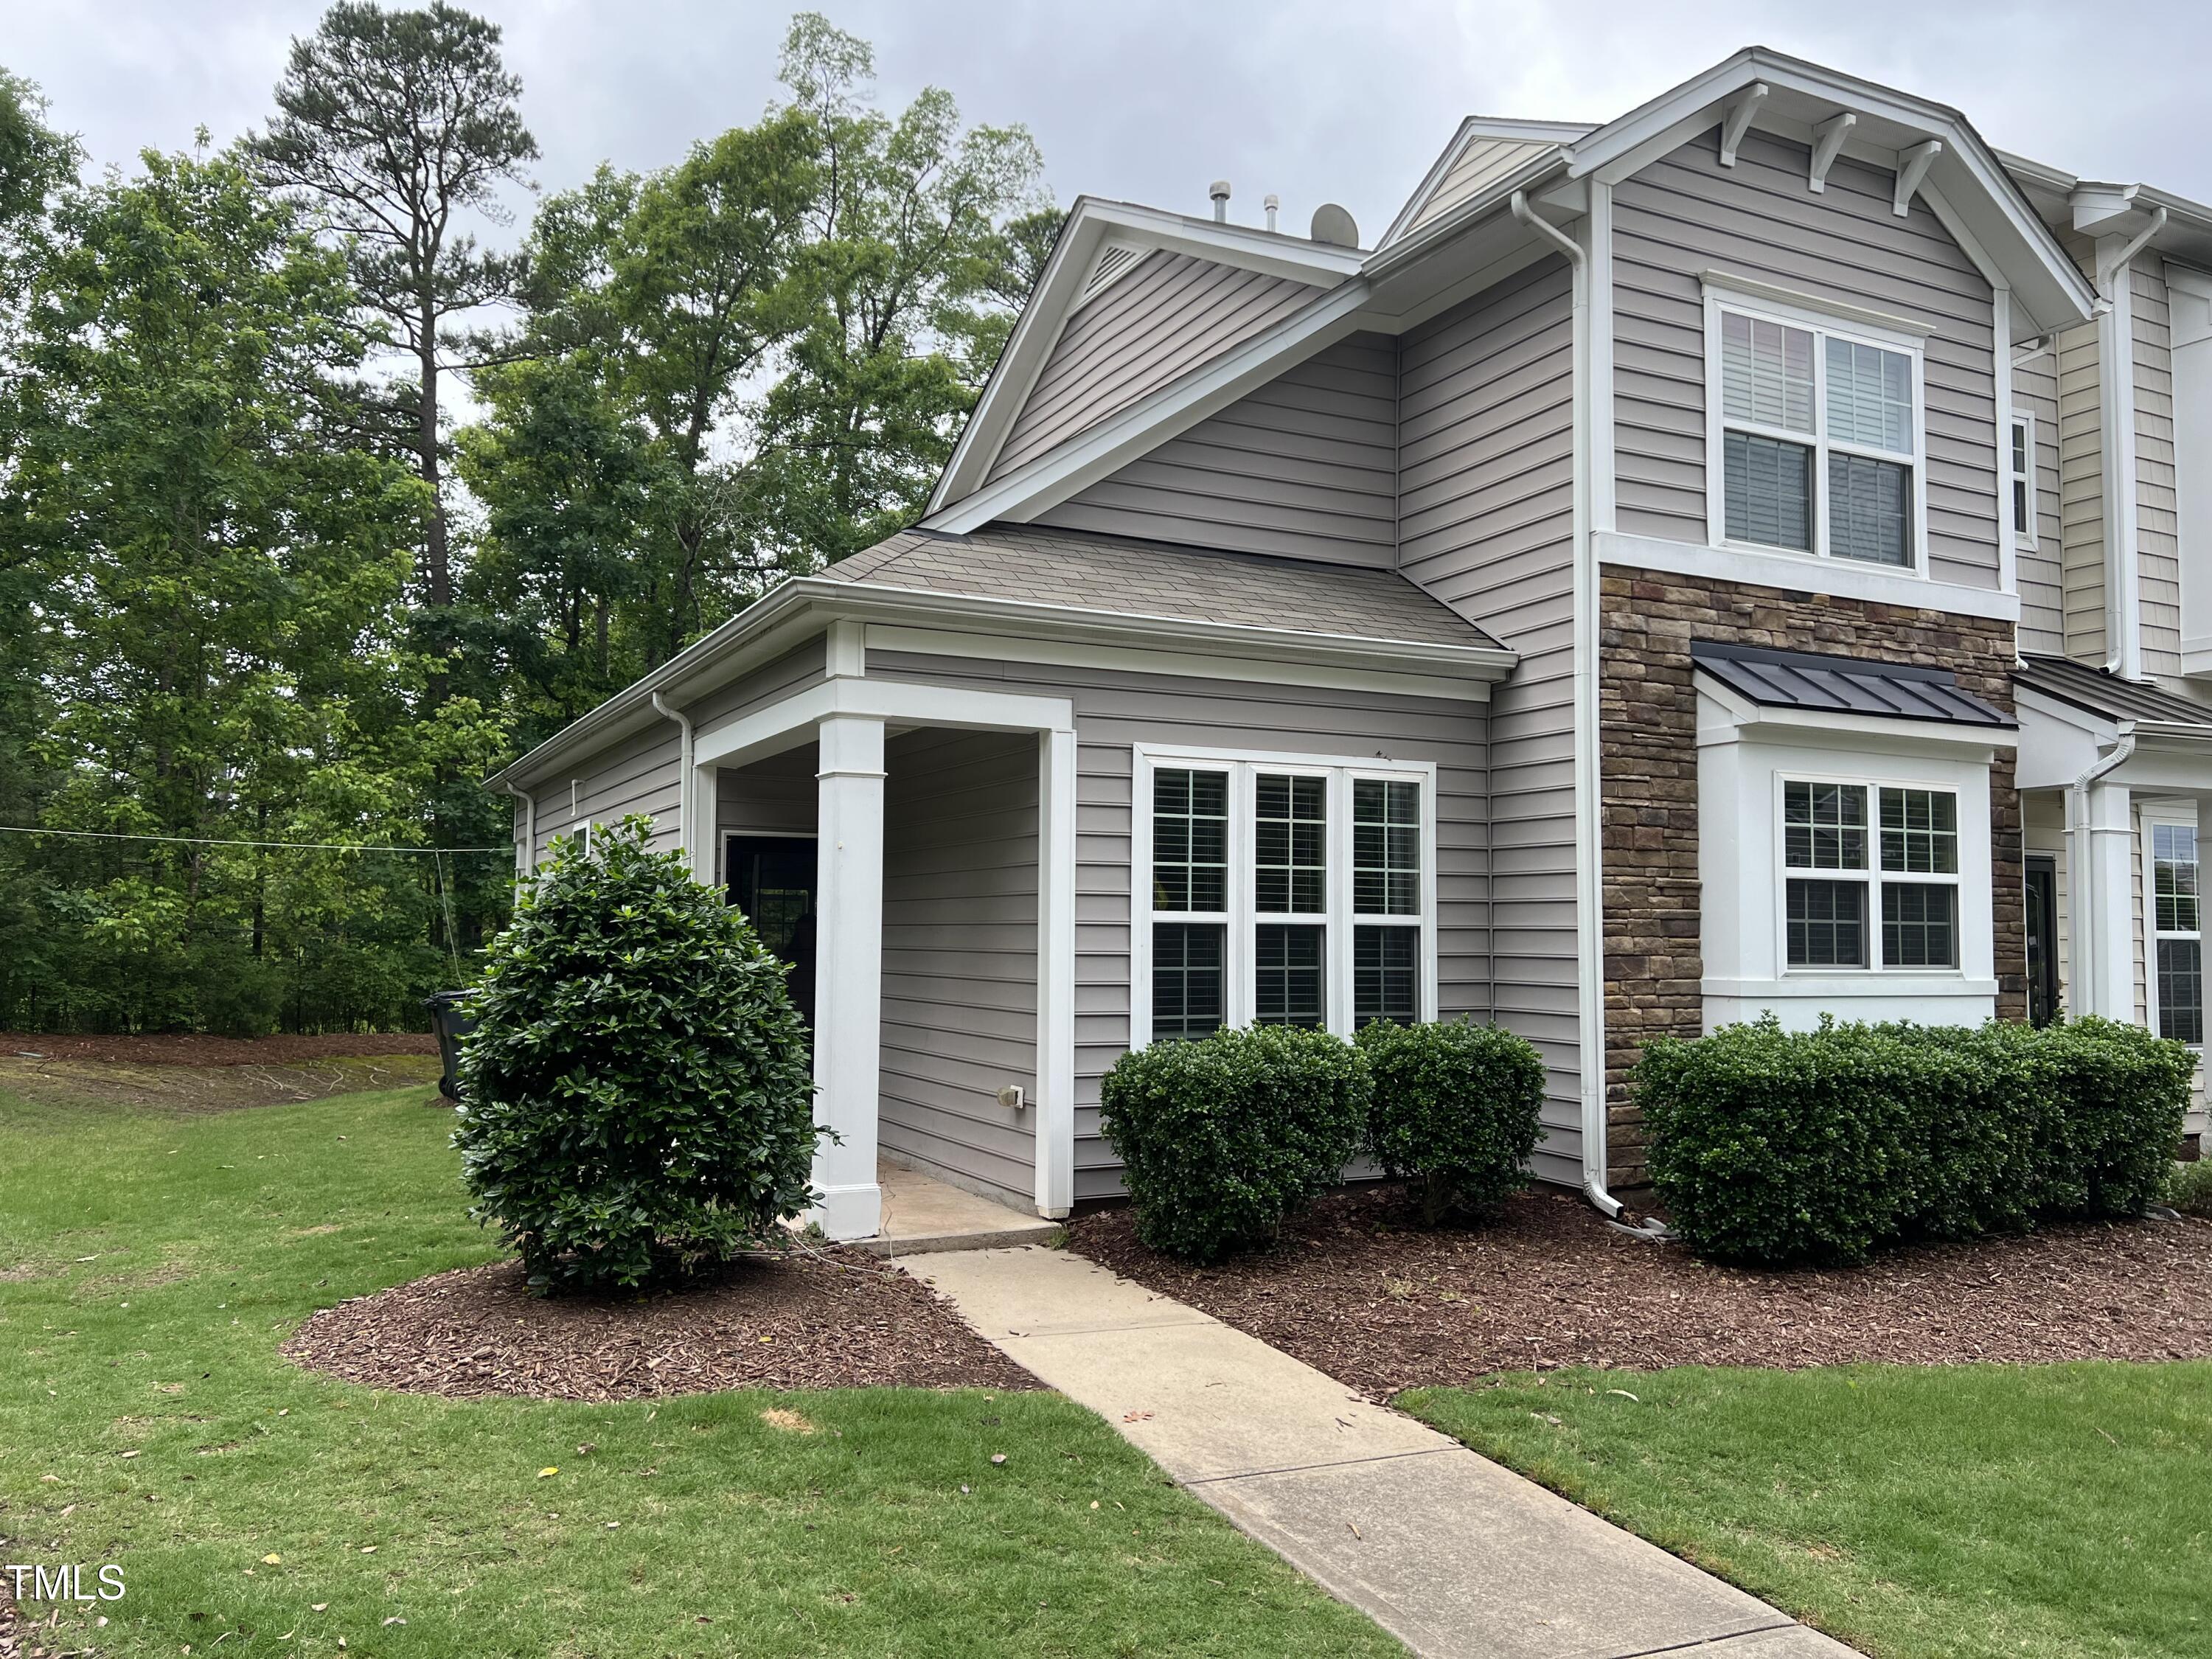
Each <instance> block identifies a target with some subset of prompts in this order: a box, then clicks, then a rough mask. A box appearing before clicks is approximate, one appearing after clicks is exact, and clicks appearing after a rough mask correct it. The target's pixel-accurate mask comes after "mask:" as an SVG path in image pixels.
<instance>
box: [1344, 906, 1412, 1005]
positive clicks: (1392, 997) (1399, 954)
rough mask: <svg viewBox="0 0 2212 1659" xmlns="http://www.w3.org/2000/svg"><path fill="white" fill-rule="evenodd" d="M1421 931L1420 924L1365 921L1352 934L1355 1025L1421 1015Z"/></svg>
mask: <svg viewBox="0 0 2212 1659" xmlns="http://www.w3.org/2000/svg"><path fill="white" fill-rule="evenodd" d="M1420 1007H1421V933H1420V929H1419V928H1418V927H1403V926H1398V927H1393V926H1391V925H1390V924H1389V923H1387V922H1386V923H1383V924H1380V925H1377V924H1376V923H1374V922H1368V921H1363V922H1361V923H1360V924H1359V926H1358V927H1355V928H1353V929H1352V1030H1358V1029H1359V1028H1360V1027H1361V1026H1363V1025H1372V1024H1375V1023H1376V1021H1377V1020H1389V1021H1392V1022H1394V1023H1395V1024H1412V1023H1413V1022H1414V1021H1416V1020H1418V1019H1419V1018H1420V1017H1421V1015H1420Z"/></svg>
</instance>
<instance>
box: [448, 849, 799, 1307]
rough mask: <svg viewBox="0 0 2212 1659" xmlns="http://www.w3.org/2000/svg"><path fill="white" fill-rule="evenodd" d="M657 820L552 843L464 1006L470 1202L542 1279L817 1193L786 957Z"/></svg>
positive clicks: (652, 1259) (650, 1251)
mask: <svg viewBox="0 0 2212 1659" xmlns="http://www.w3.org/2000/svg"><path fill="white" fill-rule="evenodd" d="M652 828H653V824H652V820H651V819H649V818H644V817H631V818H626V819H624V820H623V823H621V824H620V825H619V826H617V827H616V828H613V829H608V828H606V827H605V826H602V827H600V828H599V829H598V830H597V831H596V832H595V835H594V836H593V838H592V846H591V847H590V848H588V849H587V848H586V847H585V845H584V843H583V841H582V839H581V838H580V837H574V838H570V837H563V838H562V839H559V840H556V842H554V843H553V854H552V860H551V862H550V864H548V865H546V866H544V867H543V868H542V869H541V870H540V872H539V873H538V879H537V880H536V881H535V882H534V883H532V884H529V885H527V886H526V887H525V888H524V890H522V892H521V894H520V897H519V898H518V900H517V902H516V905H515V910H514V919H513V923H512V924H511V925H510V926H509V927H507V931H506V932H504V933H501V934H500V935H499V937H498V938H496V939H494V940H493V941H492V945H491V948H490V951H489V957H488V963H487V966H486V968H485V969H484V973H483V978H482V979H481V980H480V981H478V982H477V985H476V987H475V988H474V989H473V990H472V991H471V992H470V994H469V995H468V997H467V999H466V1000H465V1003H464V1004H463V1006H464V1009H465V1012H467V1013H468V1014H470V1015H471V1016H472V1017H473V1018H475V1020H476V1022H477V1026H476V1030H474V1031H473V1032H471V1034H470V1035H469V1036H467V1037H466V1038H465V1039H464V1040H463V1042H462V1046H461V1054H460V1060H459V1070H460V1084H461V1096H462V1100H463V1105H462V1106H461V1108H460V1113H459V1129H458V1130H457V1131H456V1132H455V1133H454V1136H453V1142H454V1145H455V1146H458V1147H459V1148H460V1152H461V1169H462V1176H463V1179H464V1180H465V1182H466V1184H467V1186H468V1189H469V1192H470V1193H471V1195H472V1196H473V1197H474V1199H475V1200H476V1203H475V1206H474V1207H473V1208H472V1209H471V1212H470V1213H471V1215H473V1216H474V1217H475V1218H477V1220H478V1221H479V1222H481V1223H483V1224H484V1225H488V1226H493V1227H496V1228H497V1229H498V1230H499V1231H500V1234H501V1237H502V1238H503V1239H505V1241H506V1242H507V1245H508V1247H509V1248H510V1249H513V1250H515V1251H516V1252H517V1253H519V1254H520V1256H521V1257H522V1261H523V1265H524V1267H525V1269H526V1271H527V1273H528V1274H529V1278H530V1282H531V1284H532V1285H533V1286H535V1287H537V1288H538V1289H540V1290H544V1289H548V1288H551V1287H554V1286H563V1285H624V1286H630V1285H640V1284H642V1283H644V1282H646V1281H647V1279H655V1278H659V1277H664V1276H666V1275H670V1274H677V1273H688V1272H692V1271H696V1269H698V1268H700V1267H703V1266H706V1265H708V1264H709V1263H712V1262H715V1261H723V1260H726V1259H727V1258H728V1257H729V1256H730V1255H732V1253H733V1252H734V1251H735V1250H736V1249H738V1248H739V1247H741V1246H743V1245H744V1244H745V1243H749V1242H752V1241H757V1240H766V1239H769V1238H770V1237H773V1236H774V1234H775V1227H776V1223H777V1222H778V1221H780V1220H781V1219H784V1218H787V1217H791V1216H794V1215H796V1214H798V1213H799V1211H801V1210H803V1209H804V1208H805V1207H806V1206H807V1205H808V1204H809V1203H810V1202H811V1201H812V1198H813V1194H812V1193H811V1189H810V1185H809V1183H810V1180H811V1175H812V1170H813V1158H814V1148H815V1144H816V1139H817V1133H820V1132H818V1131H817V1129H816V1127H815V1125H814V1121H813V1093H814V1085H813V1068H812V1065H811V1060H810V1058H809V1054H808V1048H807V1040H806V1030H805V1026H804V1025H803V1024H801V1022H800V1020H799V1016H798V1014H797V1012H794V1010H793V1007H792V1005H791V1002H790V1000H789V998H788V997H787V996H786V994H785V992H784V973H785V969H784V966H783V964H782V963H780V962H778V961H777V960H776V959H775V957H772V956H770V955H769V952H768V951H766V950H764V949H763V947H762V945H761V943H760V941H759V940H758V939H757V938H755V937H754V934H753V931H752V929H751V927H749V926H748V925H747V924H746V921H745V920H744V917H743V916H742V915H739V914H738V911H737V910H736V909H735V908H732V907H731V906H729V905H726V904H725V903H724V902H723V899H722V896H721V895H720V893H717V892H715V891H714V890H712V889H711V888H708V887H703V886H702V885H700V884H698V883H697V882H696V881H694V880H693V879H692V878H691V877H690V872H688V871H687V870H686V869H685V868H684V860H683V858H682V857H681V856H680V855H679V854H669V853H653V852H651V851H648V850H647V837H648V836H649V835H650V834H651V833H652Z"/></svg>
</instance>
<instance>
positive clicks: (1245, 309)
mask: <svg viewBox="0 0 2212 1659" xmlns="http://www.w3.org/2000/svg"><path fill="white" fill-rule="evenodd" d="M1318 291H1319V290H1317V289H1315V288H1313V287H1312V286H1310V285H1309V284H1307V283H1300V282H1297V281H1294V280H1292V279H1291V278H1290V277H1287V276H1267V275H1264V274H1262V273H1261V272H1258V271H1251V270H1237V269H1236V268H1235V267H1233V266H1230V265H1224V264H1215V263H1214V262H1212V260H1209V259H1200V258H1194V257H1193V256H1192V255H1190V254H1188V253H1170V252H1167V251H1166V250H1164V249H1156V250H1155V251H1153V252H1151V253H1148V254H1146V256H1145V257H1144V258H1142V259H1140V260H1139V262H1138V263H1137V264H1136V265H1135V266H1134V267H1133V269H1132V270H1130V271H1129V273H1128V274H1127V276H1122V277H1121V278H1120V279H1119V280H1118V281H1116V282H1115V283H1114V284H1113V286H1111V287H1110V288H1109V289H1106V290H1105V291H1104V292H1103V293H1102V294H1100V295H1098V297H1097V299H1095V300H1092V301H1090V302H1089V303H1087V304H1085V305H1083V306H1081V307H1078V308H1077V309H1076V310H1075V311H1074V313H1072V314H1071V315H1070V316H1069V318H1068V319H1067V321H1066V324H1065V325H1062V327H1061V330H1060V338H1059V339H1058V340H1056V341H1055V342H1054V344H1053V348H1052V350H1051V351H1050V352H1049V353H1048V354H1047V356H1046V358H1045V362H1044V367H1043V368H1042V369H1040V370H1039V371H1038V372H1037V378H1036V384H1035V385H1034V386H1031V387H1030V393H1029V396H1028V397H1027V398H1024V400H1023V404H1022V409H1021V412H1020V413H1019V414H1018V415H1017V416H1014V420H1013V424H1012V426H1011V427H1010V428H1008V429H1007V433H1006V441H1005V442H1004V443H1003V444H1002V445H1001V446H1000V450H999V454H998V458H997V459H996V460H995V461H994V462H993V464H992V467H991V473H990V477H992V478H998V477H1004V476H1005V475H1006V474H1007V473H1009V472H1012V471H1015V470H1016V469H1017V468H1018V467H1020V466H1022V465H1024V464H1026V463H1027V462H1030V461H1032V460H1034V459H1036V458H1037V457H1038V456H1040V455H1042V454H1043V453H1045V451H1047V450H1048V449H1050V448H1052V447H1054V445H1055V444H1060V443H1065V442H1066V441H1067V440H1068V439H1070V438H1072V437H1073V436H1074V435H1076V434H1077V433H1079V432H1081V431H1082V430H1084V429H1085V428H1087V427H1091V426H1094V425H1096V424H1097V422H1100V421H1102V420H1104V419H1105V418H1106V417H1107V416H1109V415H1112V414H1115V412H1117V411H1118V410H1123V409H1127V407H1128V406H1129V405H1130V404H1134V403H1136V402H1138V401H1139V399H1141V398H1144V397H1146V395H1147V394H1149V393H1151V392H1156V391H1158V389H1159V388H1160V387H1162V386H1166V385H1167V384H1168V383H1169V382H1170V381H1171V380H1177V379H1180V378H1181V377H1182V375H1184V374H1188V372H1189V371H1190V370H1192V369H1194V368H1197V367H1198V366H1199V365H1200V364H1201V363H1203V362H1206V361H1207V360H1208V359H1209V358H1212V357H1216V356H1220V354H1221V353H1223V352H1225V351H1226V350H1228V349H1230V348H1231V346H1233V345H1236V344H1237V343H1238V342H1240V341H1242V340H1246V339H1249V338H1250V337H1252V336H1253V335H1255V334H1257V333H1259V332H1260V331H1261V330H1263V329H1265V328H1267V326H1268V325H1271V324H1273V323H1277V322H1279V321H1281V320H1282V319H1284V318H1285V317H1287V316H1289V315H1290V314H1291V313H1292V312H1294V311H1296V310H1297V308H1298V307H1300V306H1302V305H1304V303H1305V302H1306V301H1309V300H1310V299H1312V298H1313V297H1314V295H1315V294H1316V293H1317V292H1318Z"/></svg>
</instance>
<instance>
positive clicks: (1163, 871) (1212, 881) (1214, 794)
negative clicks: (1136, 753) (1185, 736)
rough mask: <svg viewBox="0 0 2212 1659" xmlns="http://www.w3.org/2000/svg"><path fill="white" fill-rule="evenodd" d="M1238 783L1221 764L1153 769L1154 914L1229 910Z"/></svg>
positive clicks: (1220, 913) (1224, 911)
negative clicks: (1231, 838) (1233, 798)
mask: <svg viewBox="0 0 2212 1659" xmlns="http://www.w3.org/2000/svg"><path fill="white" fill-rule="evenodd" d="M1233 781H1234V780H1233V779H1232V777H1231V774H1230V773H1229V772H1228V771H1227V770H1225V769H1222V768H1220V767H1205V766H1177V767H1161V768H1159V769H1157V770H1156V771H1154V772H1153V774H1152V909H1153V912H1154V913H1155V914H1167V915H1226V914H1227V913H1228V910H1229V873H1230V872H1229V854H1230V848H1229V825H1230V817H1231V811H1232V805H1231V794H1232V790H1231V784H1232V783H1233Z"/></svg>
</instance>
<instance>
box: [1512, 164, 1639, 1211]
mask: <svg viewBox="0 0 2212 1659" xmlns="http://www.w3.org/2000/svg"><path fill="white" fill-rule="evenodd" d="M1512 210H1513V216H1514V218H1515V219H1516V220H1518V221H1519V222H1521V223H1522V225H1524V226H1525V227H1527V228H1528V229H1530V230H1533V231H1534V232H1535V233H1536V234H1538V235H1540V236H1541V237H1543V238H1544V239H1545V240H1547V241H1548V242H1550V243H1551V244H1552V245H1553V246H1554V247H1556V248H1558V249H1559V252H1561V253H1563V254H1565V256H1566V259H1567V263H1568V264H1569V265H1570V266H1571V267H1572V269H1573V270H1574V281H1575V313H1574V336H1575V401H1576V404H1577V409H1578V418H1577V420H1576V422H1575V571H1574V605H1575V933H1576V939H1575V947H1576V948H1575V954H1576V957H1577V963H1576V971H1577V983H1578V990H1579V997H1578V1000H1579V1002H1580V1005H1581V1012H1580V1016H1579V1018H1577V1020H1576V1022H1575V1024H1576V1029H1577V1039H1578V1042H1577V1048H1578V1050H1579V1055H1580V1067H1579V1069H1580V1072H1581V1076H1580V1078H1579V1079H1578V1082H1579V1084H1580V1089H1581V1094H1582V1124H1583V1133H1582V1143H1583V1146H1582V1152H1583V1197H1585V1198H1587V1199H1589V1201H1590V1203H1591V1204H1592V1205H1594V1206H1595V1207H1596V1208H1597V1210H1598V1211H1599V1212H1600V1213H1601V1214H1602V1215H1604V1216H1605V1218H1607V1220H1609V1221H1610V1220H1613V1219H1616V1218H1618V1217H1619V1216H1620V1212H1621V1208H1622V1206H1621V1202H1620V1200H1619V1199H1617V1198H1615V1197H1614V1196H1613V1193H1612V1191H1611V1189H1610V1188H1607V1185H1606V1152H1607V1133H1606V1131H1607V1125H1606V1114H1605V1085H1606V1074H1605V916H1604V913H1603V911H1602V909H1601V901H1602V896H1603V894H1604V891H1605V886H1604V881H1603V878H1602V872H1603V860H1604V857H1605V842H1604V838H1603V836H1601V833H1600V830H1599V817H1600V811H1601V803H1600V801H1599V799H1598V790H1599V776H1598V764H1597V557H1596V546H1595V537H1594V535H1593V534H1592V533H1591V527H1590V519H1591V510H1590V478H1591V471H1592V467H1593V465H1595V457H1594V456H1593V455H1592V453H1591V450H1592V447H1593V445H1594V441H1595V440H1594V437H1593V435H1592V434H1591V432H1590V429H1589V428H1590V423H1591V418H1592V417H1591V413H1590V405H1591V404H1592V392H1591V385H1590V314H1589V313H1590V294H1589V252H1588V251H1587V250H1585V249H1584V248H1583V246H1582V244H1581V243H1579V242H1577V241H1576V240H1574V238H1573V237H1571V236H1569V235H1568V234H1566V233H1565V231H1563V230H1561V229H1560V228H1559V227H1558V226H1557V225H1555V224H1553V223H1552V222H1551V221H1550V220H1548V219H1546V218H1544V217H1543V216H1541V215H1540V214H1539V213H1537V212H1536V210H1534V208H1532V207H1530V206H1529V205H1528V191H1525V190H1516V191H1514V192H1513V197H1512Z"/></svg>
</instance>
